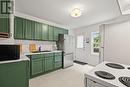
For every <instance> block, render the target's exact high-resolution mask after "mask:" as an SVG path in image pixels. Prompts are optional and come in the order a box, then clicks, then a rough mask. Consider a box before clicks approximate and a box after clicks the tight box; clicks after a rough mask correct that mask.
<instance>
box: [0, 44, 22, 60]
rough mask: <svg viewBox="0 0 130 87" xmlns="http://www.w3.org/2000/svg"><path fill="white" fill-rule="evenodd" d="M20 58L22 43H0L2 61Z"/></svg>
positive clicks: (0, 58)
mask: <svg viewBox="0 0 130 87" xmlns="http://www.w3.org/2000/svg"><path fill="white" fill-rule="evenodd" d="M17 59H20V45H5V44H4V45H0V61H7V60H17Z"/></svg>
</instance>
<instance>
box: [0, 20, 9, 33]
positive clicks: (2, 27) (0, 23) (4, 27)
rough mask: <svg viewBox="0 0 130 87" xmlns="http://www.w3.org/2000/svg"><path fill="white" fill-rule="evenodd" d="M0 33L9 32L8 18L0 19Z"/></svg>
mask: <svg viewBox="0 0 130 87" xmlns="http://www.w3.org/2000/svg"><path fill="white" fill-rule="evenodd" d="M0 32H3V33H9V32H10V20H9V18H0Z"/></svg>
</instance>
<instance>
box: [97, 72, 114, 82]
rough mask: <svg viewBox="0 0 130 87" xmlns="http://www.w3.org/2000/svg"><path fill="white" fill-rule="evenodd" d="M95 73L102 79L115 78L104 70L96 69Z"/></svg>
mask: <svg viewBox="0 0 130 87" xmlns="http://www.w3.org/2000/svg"><path fill="white" fill-rule="evenodd" d="M95 74H96V75H97V76H99V77H101V78H103V79H109V80H113V79H115V76H113V75H112V74H110V73H108V72H105V71H96V72H95Z"/></svg>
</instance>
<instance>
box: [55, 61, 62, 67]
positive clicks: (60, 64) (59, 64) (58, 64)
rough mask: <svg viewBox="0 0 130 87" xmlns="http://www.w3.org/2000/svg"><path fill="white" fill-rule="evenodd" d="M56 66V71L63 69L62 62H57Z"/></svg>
mask: <svg viewBox="0 0 130 87" xmlns="http://www.w3.org/2000/svg"><path fill="white" fill-rule="evenodd" d="M54 66H55V69H59V68H62V62H56V63H55V65H54Z"/></svg>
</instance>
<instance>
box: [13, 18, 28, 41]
mask: <svg viewBox="0 0 130 87" xmlns="http://www.w3.org/2000/svg"><path fill="white" fill-rule="evenodd" d="M24 21H25V20H24V19H22V18H19V17H15V19H14V38H15V39H23V38H24V31H25V28H24V26H25V23H24Z"/></svg>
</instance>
